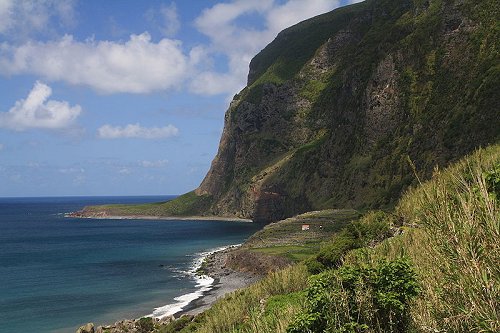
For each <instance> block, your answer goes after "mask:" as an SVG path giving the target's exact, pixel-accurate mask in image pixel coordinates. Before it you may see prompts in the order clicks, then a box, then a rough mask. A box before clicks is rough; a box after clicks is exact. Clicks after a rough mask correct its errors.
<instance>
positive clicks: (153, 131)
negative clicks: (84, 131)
mask: <svg viewBox="0 0 500 333" xmlns="http://www.w3.org/2000/svg"><path fill="white" fill-rule="evenodd" d="M178 134H179V130H178V129H177V128H176V127H175V126H173V125H167V126H165V127H150V128H147V127H142V126H141V125H139V124H129V125H127V126H125V127H120V126H116V127H113V126H110V125H104V126H101V127H100V128H99V129H98V130H97V136H98V137H99V138H101V139H119V138H140V139H164V138H169V137H173V136H177V135H178Z"/></svg>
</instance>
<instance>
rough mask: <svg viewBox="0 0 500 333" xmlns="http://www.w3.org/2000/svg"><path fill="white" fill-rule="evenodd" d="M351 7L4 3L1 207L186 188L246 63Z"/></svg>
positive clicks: (197, 173)
mask: <svg viewBox="0 0 500 333" xmlns="http://www.w3.org/2000/svg"><path fill="white" fill-rule="evenodd" d="M354 2H359V0H252V1H249V0H239V1H238V0H235V1H208V0H207V1H199V0H182V1H181V0H178V1H160V0H151V1H138V0H106V1H102V0H80V1H78V0H0V197H18V196H21V197H22V196H70V195H89V196H94V195H95V196H97V195H170V194H182V193H185V192H188V191H190V190H193V189H195V188H196V187H197V186H198V185H199V184H200V182H201V181H202V179H203V177H204V176H205V174H206V172H207V171H208V169H209V168H210V163H211V161H212V159H213V158H214V157H215V154H216V152H217V147H218V144H219V140H220V136H221V134H222V128H223V121H224V113H225V111H226V109H227V107H228V105H229V102H230V100H231V98H232V96H234V95H235V94H236V93H238V91H240V90H241V89H242V88H243V87H244V86H245V84H246V79H247V74H248V65H249V63H250V60H251V59H252V57H253V56H255V55H256V54H257V53H258V52H259V51H260V50H261V49H263V48H264V47H265V46H266V45H267V44H268V43H270V42H271V41H272V40H273V39H274V38H275V37H276V35H277V34H278V33H279V32H280V31H281V30H283V29H285V28H287V27H289V26H291V25H293V24H296V23H298V22H300V21H303V20H305V19H307V18H310V17H313V16H316V15H319V14H322V13H325V12H328V11H330V10H332V9H335V8H337V7H340V6H343V5H347V4H350V3H354Z"/></svg>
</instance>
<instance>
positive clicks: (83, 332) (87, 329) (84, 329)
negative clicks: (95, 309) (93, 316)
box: [76, 323, 95, 333]
mask: <svg viewBox="0 0 500 333" xmlns="http://www.w3.org/2000/svg"><path fill="white" fill-rule="evenodd" d="M76 333H95V331H94V324H93V323H88V324H85V325H83V326H80V328H79V329H77V330H76Z"/></svg>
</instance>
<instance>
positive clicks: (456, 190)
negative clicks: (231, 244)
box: [117, 145, 500, 333]
mask: <svg viewBox="0 0 500 333" xmlns="http://www.w3.org/2000/svg"><path fill="white" fill-rule="evenodd" d="M499 199H500V145H494V146H491V147H487V148H486V149H481V150H479V151H477V152H475V153H474V154H472V155H470V156H467V157H466V158H464V159H462V160H460V161H459V162H458V163H455V164H453V165H452V166H450V167H448V168H447V169H445V170H436V172H435V174H434V176H433V177H432V179H431V180H430V181H427V182H425V183H422V184H420V185H419V186H417V187H415V188H414V189H412V190H410V191H408V192H406V193H405V194H404V195H403V196H402V198H401V199H400V200H399V201H398V203H397V204H396V206H395V209H394V210H392V211H391V212H381V211H372V212H367V213H365V214H364V215H363V216H361V217H356V213H355V212H352V211H345V210H344V211H332V210H328V211H322V212H314V213H307V214H303V215H299V216H297V217H294V218H290V219H286V220H283V221H280V222H278V223H274V224H271V225H269V226H268V227H267V228H266V229H264V230H263V231H261V232H259V233H257V234H255V235H254V236H253V237H252V238H250V239H249V240H248V241H247V242H246V243H245V244H244V246H243V247H244V248H245V250H246V251H252V250H257V251H258V250H259V249H262V243H263V242H264V243H266V247H265V248H266V249H267V250H271V249H272V248H275V250H276V253H274V254H270V251H266V253H267V254H268V255H274V256H281V257H287V256H288V255H289V254H290V252H288V251H282V247H283V244H288V245H291V244H294V245H306V244H307V240H306V239H304V238H301V239H298V238H297V235H296V234H294V233H293V232H292V233H290V232H289V231H290V230H292V231H293V230H296V229H297V228H296V227H297V226H300V224H302V223H303V222H305V221H307V222H308V223H311V226H318V225H323V226H326V225H327V224H330V226H331V227H332V228H331V229H330V231H329V232H331V234H330V235H329V236H328V237H323V236H325V235H323V236H322V235H318V234H316V236H318V238H317V240H318V241H320V240H321V244H320V246H318V248H317V249H316V250H312V251H310V252H308V253H304V252H303V253H302V254H303V255H304V257H303V258H302V259H300V260H298V261H299V263H298V264H296V265H293V266H290V267H287V268H285V269H282V270H277V271H274V272H271V273H269V274H268V275H267V276H266V277H265V278H264V279H262V280H261V281H259V282H257V283H255V284H253V285H251V286H250V287H248V288H245V289H243V290H239V291H236V292H233V293H231V294H229V295H227V296H226V297H225V298H224V299H221V300H219V301H218V302H217V303H215V304H214V305H213V306H212V308H211V309H209V310H207V311H205V312H204V313H202V314H200V315H197V316H195V317H189V316H185V317H180V318H179V319H177V320H174V321H172V322H170V323H161V322H160V323H157V322H153V321H152V320H151V319H146V318H144V319H141V320H144V321H147V320H149V326H148V327H149V328H148V329H145V330H143V331H141V332H159V333H168V332H171V333H173V332H179V333H187V332H198V333H223V332H234V333H236V332H241V333H250V332H259V333H279V332H282V333H285V332H286V333H306V332H315V333H322V332H325V333H326V332H352V333H354V332H365V333H372V332H373V333H375V332H395V333H406V332H422V333H423V332H477V333H479V332H498V331H499V330H500V314H499V312H498V309H499V299H500V288H499V286H500V263H499V258H500V244H499V242H498V239H499V237H500V200H499ZM287 230H288V231H287ZM311 231H313V232H314V230H313V229H311ZM305 234H307V233H305ZM311 237H315V236H314V235H311ZM317 245H319V244H317ZM296 259H298V258H296ZM304 259H305V260H304ZM117 332H118V331H117ZM119 332H121V331H119Z"/></svg>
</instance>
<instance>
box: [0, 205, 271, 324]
mask: <svg viewBox="0 0 500 333" xmlns="http://www.w3.org/2000/svg"><path fill="white" fill-rule="evenodd" d="M172 198H173V197H172V196H162V197H151V196H149V197H63V198H52V197H51V198H0V332H1V333H7V332H9V333H10V332H38V333H43V332H71V333H72V332H75V330H76V329H77V328H78V327H79V326H81V325H83V324H85V323H87V322H94V323H95V324H105V323H108V324H109V323H113V322H115V321H117V320H120V319H125V318H138V317H141V316H145V315H150V314H153V313H155V315H165V314H167V313H171V312H172V311H176V310H177V309H180V308H182V307H183V306H185V305H186V304H187V303H188V302H189V301H190V300H192V299H193V298H196V297H198V296H199V295H200V294H201V293H202V292H203V291H204V290H207V289H208V288H209V285H210V282H211V281H210V280H203V279H201V280H200V279H197V278H196V276H195V275H194V274H193V269H194V267H195V266H196V265H197V264H199V263H200V258H202V256H203V254H204V253H206V252H208V251H212V250H214V249H217V248H219V247H223V246H226V245H231V244H239V243H242V242H243V241H244V240H245V239H246V238H248V237H249V236H250V235H251V234H253V233H254V232H256V231H257V230H259V229H260V228H262V225H259V224H255V223H248V222H227V221H177V220H172V221H157V220H96V219H74V218H67V217H64V213H67V212H72V211H76V210H80V209H81V208H83V207H84V206H85V205H95V204H105V203H142V202H157V201H166V200H170V199H172ZM155 309H156V310H155Z"/></svg>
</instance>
